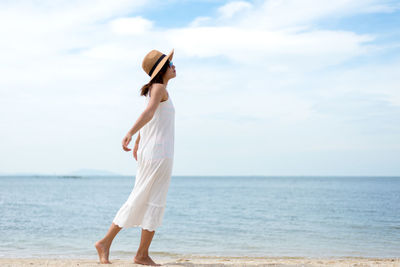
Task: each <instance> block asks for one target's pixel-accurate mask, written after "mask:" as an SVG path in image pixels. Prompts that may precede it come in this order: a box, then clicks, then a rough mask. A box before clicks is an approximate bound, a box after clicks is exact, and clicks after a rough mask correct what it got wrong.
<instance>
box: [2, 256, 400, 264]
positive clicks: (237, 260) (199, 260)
mask: <svg viewBox="0 0 400 267" xmlns="http://www.w3.org/2000/svg"><path fill="white" fill-rule="evenodd" d="M150 256H151V255H150ZM152 258H153V260H154V261H155V262H156V263H160V264H162V265H163V266H207V267H208V266H400V258H393V259H385V258H383V259H382V258H350V257H347V258H321V259H320V258H299V257H293V258H290V257H289V258H273V257H268V258H267V257H264V258H258V257H203V256H202V257H187V258H176V259H163V260H162V259H157V257H152ZM110 261H111V263H112V264H111V265H109V264H100V263H99V262H98V260H89V259H51V258H0V266H1V267H3V266H4V267H5V266H113V267H114V266H145V265H140V264H134V263H133V261H132V260H125V259H123V260H122V259H110Z"/></svg>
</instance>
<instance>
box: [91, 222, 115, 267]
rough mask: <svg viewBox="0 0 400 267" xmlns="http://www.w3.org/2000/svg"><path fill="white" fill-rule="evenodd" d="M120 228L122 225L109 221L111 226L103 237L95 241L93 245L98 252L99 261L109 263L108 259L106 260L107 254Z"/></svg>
mask: <svg viewBox="0 0 400 267" xmlns="http://www.w3.org/2000/svg"><path fill="white" fill-rule="evenodd" d="M121 229H122V227H119V226H118V225H116V224H114V223H111V226H110V228H109V229H108V232H107V234H106V236H105V237H104V238H103V239H101V240H99V241H97V242H96V244H95V245H94V246H95V247H96V249H97V253H98V254H99V258H100V263H110V261H109V260H108V256H109V254H110V247H111V243H112V241H113V240H114V237H115V236H116V235H117V234H118V232H119V231H120V230H121Z"/></svg>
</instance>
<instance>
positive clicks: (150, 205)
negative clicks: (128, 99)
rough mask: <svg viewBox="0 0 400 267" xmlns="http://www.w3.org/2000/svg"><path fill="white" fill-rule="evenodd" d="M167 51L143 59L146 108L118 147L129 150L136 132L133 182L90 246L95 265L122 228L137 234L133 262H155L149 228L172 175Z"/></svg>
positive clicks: (171, 71) (157, 218) (160, 211)
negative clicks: (147, 79) (139, 232)
mask: <svg viewBox="0 0 400 267" xmlns="http://www.w3.org/2000/svg"><path fill="white" fill-rule="evenodd" d="M173 54H174V49H172V51H171V52H170V53H169V54H168V56H166V55H165V54H163V53H161V52H159V51H157V50H152V51H150V52H149V53H148V54H147V55H146V56H145V58H144V59H143V63H142V68H143V70H144V71H145V72H146V73H147V74H148V75H149V76H150V82H149V83H147V84H146V85H144V86H143V87H142V89H141V95H144V96H145V97H146V102H147V107H146V109H145V110H144V111H143V113H142V114H141V115H140V116H139V118H138V119H137V121H136V122H135V124H134V125H133V126H132V128H131V129H130V130H129V131H128V133H127V134H126V136H125V137H124V139H123V140H122V148H123V149H124V150H125V151H131V149H130V148H128V144H129V142H130V141H131V139H132V136H133V135H134V134H135V133H137V132H138V131H139V134H138V136H137V139H136V142H135V147H134V149H133V156H134V158H135V160H136V161H137V162H138V168H137V173H136V178H135V186H134V188H133V190H132V192H131V194H130V195H129V197H128V200H127V201H126V202H125V203H124V204H123V205H122V207H121V208H120V209H119V211H118V212H117V214H116V215H115V218H114V219H113V222H112V224H111V226H110V228H109V230H108V232H107V234H106V236H105V237H104V238H103V239H101V240H100V241H98V242H96V244H95V247H96V249H97V252H98V254H99V258H100V263H110V262H109V259H108V257H109V251H110V246H111V243H112V241H113V239H114V237H115V236H116V235H117V233H118V232H119V231H120V230H121V229H122V228H123V227H125V228H129V227H136V226H139V227H141V228H142V235H141V241H140V246H139V249H138V251H137V253H136V256H135V257H134V263H139V264H145V265H157V266H159V265H160V264H156V263H155V262H154V261H153V260H152V259H151V258H150V256H149V247H150V243H151V240H152V239H153V236H154V233H155V229H156V228H157V227H159V226H160V225H161V222H162V218H163V215H164V209H165V203H166V197H167V191H168V187H169V183H170V179H171V174H172V165H173V156H174V127H175V108H174V106H173V104H172V101H171V98H170V96H169V94H168V91H167V84H168V81H169V80H170V79H172V78H175V77H176V72H175V66H174V65H173V63H172V61H171V60H172V57H173Z"/></svg>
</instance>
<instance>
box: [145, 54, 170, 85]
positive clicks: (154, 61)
mask: <svg viewBox="0 0 400 267" xmlns="http://www.w3.org/2000/svg"><path fill="white" fill-rule="evenodd" d="M173 56H174V49H172V51H171V52H170V53H169V54H168V56H166V55H165V54H163V53H161V52H160V51H158V50H151V51H150V52H149V53H147V55H146V56H145V57H144V59H143V62H142V68H143V70H144V71H145V72H146V73H147V74H148V75H149V76H150V81H151V80H152V79H153V78H154V77H155V76H156V75H157V73H158V72H159V71H160V70H161V68H162V66H164V64H165V62H167V60H168V59H169V60H170V61H171V60H172V57H173Z"/></svg>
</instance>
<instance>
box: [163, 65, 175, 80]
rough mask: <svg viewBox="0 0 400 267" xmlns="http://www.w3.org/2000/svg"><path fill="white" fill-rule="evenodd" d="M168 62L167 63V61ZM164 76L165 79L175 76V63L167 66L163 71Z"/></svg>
mask: <svg viewBox="0 0 400 267" xmlns="http://www.w3.org/2000/svg"><path fill="white" fill-rule="evenodd" d="M167 64H168V63H167ZM164 75H165V78H166V79H167V80H169V79H172V78H175V77H176V70H175V65H172V66H171V67H168V68H167V71H166V72H165V74H164Z"/></svg>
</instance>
